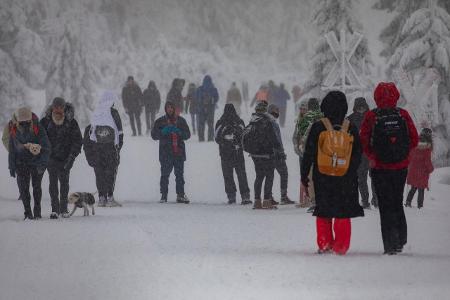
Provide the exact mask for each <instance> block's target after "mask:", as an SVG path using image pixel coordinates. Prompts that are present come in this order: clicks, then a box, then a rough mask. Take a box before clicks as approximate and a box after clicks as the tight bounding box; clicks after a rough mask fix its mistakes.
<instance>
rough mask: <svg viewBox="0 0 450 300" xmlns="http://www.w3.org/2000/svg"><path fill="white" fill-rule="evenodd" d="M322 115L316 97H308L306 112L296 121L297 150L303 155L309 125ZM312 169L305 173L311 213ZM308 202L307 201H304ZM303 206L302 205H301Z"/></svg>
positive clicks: (312, 201) (312, 200) (313, 198)
mask: <svg viewBox="0 0 450 300" xmlns="http://www.w3.org/2000/svg"><path fill="white" fill-rule="evenodd" d="M322 117H323V114H322V112H321V111H320V105H319V100H317V98H310V99H309V100H308V112H307V113H306V114H305V116H304V117H303V118H302V119H301V120H299V122H298V123H297V128H296V130H297V133H298V140H299V146H298V148H299V151H300V153H301V155H302V156H303V152H304V150H305V148H304V147H305V144H306V141H307V139H308V136H309V131H310V129H311V126H312V124H313V123H314V122H316V121H318V120H320V119H321V118H322ZM312 175H313V169H311V170H310V173H309V174H307V176H308V180H309V182H310V184H309V185H308V191H307V195H308V196H307V197H306V198H307V199H309V201H307V202H309V203H310V206H309V208H308V210H307V212H308V213H312V212H313V211H314V207H315V193H314V186H315V185H314V183H313V176H312ZM304 204H308V203H304ZM301 206H304V205H301Z"/></svg>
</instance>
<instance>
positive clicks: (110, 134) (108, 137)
mask: <svg viewBox="0 0 450 300" xmlns="http://www.w3.org/2000/svg"><path fill="white" fill-rule="evenodd" d="M94 133H95V137H96V138H97V143H100V144H108V143H112V144H114V142H115V139H116V134H115V132H114V129H113V128H112V127H111V126H107V125H105V126H96V127H95V132H94Z"/></svg>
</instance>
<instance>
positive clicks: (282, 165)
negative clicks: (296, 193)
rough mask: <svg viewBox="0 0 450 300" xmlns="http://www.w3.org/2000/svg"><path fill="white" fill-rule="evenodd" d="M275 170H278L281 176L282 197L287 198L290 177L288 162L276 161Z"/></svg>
mask: <svg viewBox="0 0 450 300" xmlns="http://www.w3.org/2000/svg"><path fill="white" fill-rule="evenodd" d="M275 169H276V170H277V172H278V174H280V191H281V197H286V196H287V189H288V177H289V174H288V167H287V165H286V160H285V159H279V160H275Z"/></svg>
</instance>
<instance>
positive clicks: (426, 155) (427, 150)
mask: <svg viewBox="0 0 450 300" xmlns="http://www.w3.org/2000/svg"><path fill="white" fill-rule="evenodd" d="M431 152H432V149H431V145H430V144H428V143H419V145H418V146H417V147H416V148H414V149H413V150H412V151H411V154H410V162H409V166H408V177H407V178H406V183H407V184H409V185H411V186H413V187H416V188H419V189H426V188H428V179H429V178H430V174H431V173H432V172H433V170H434V167H433V163H432V162H431Z"/></svg>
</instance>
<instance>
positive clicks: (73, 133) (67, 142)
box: [40, 103, 82, 162]
mask: <svg viewBox="0 0 450 300" xmlns="http://www.w3.org/2000/svg"><path fill="white" fill-rule="evenodd" d="M40 123H41V125H42V127H44V128H45V130H46V131H47V136H48V139H49V141H50V144H51V149H52V151H51V154H50V160H52V161H57V162H64V161H66V160H67V159H68V158H69V156H72V157H73V158H75V157H77V156H78V154H80V152H81V144H82V137H81V131H80V127H79V126H78V122H77V121H76V120H75V119H74V108H73V106H72V104H70V103H66V106H65V109H64V121H63V123H62V124H61V125H56V124H55V122H54V121H53V118H52V108H51V107H49V109H48V110H47V112H46V114H45V117H44V118H42V119H41V121H40Z"/></svg>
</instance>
